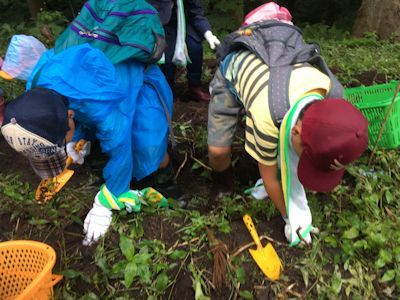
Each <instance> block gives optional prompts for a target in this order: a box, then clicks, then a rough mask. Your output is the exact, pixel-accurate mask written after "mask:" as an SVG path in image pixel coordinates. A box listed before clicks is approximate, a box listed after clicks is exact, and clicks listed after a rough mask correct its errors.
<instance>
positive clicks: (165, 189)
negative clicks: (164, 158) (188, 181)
mask: <svg viewBox="0 0 400 300" xmlns="http://www.w3.org/2000/svg"><path fill="white" fill-rule="evenodd" d="M174 177H175V173H174V169H173V168H172V163H171V162H169V163H168V165H167V166H166V167H165V168H160V169H158V170H157V172H155V173H154V179H155V180H154V181H155V186H154V188H155V189H156V190H157V191H159V192H160V193H161V194H163V196H164V197H166V198H173V199H174V200H175V201H176V202H177V204H178V205H179V207H180V208H185V207H186V206H187V200H186V197H185V195H184V194H183V192H182V190H181V188H180V186H179V185H178V183H177V182H176V180H175V178H174Z"/></svg>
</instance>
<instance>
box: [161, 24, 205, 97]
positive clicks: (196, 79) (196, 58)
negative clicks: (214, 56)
mask: <svg viewBox="0 0 400 300" xmlns="http://www.w3.org/2000/svg"><path fill="white" fill-rule="evenodd" d="M166 40H167V44H168V46H167V49H166V50H165V64H163V65H161V70H162V71H163V73H164V75H165V77H166V78H167V80H168V83H169V86H170V87H171V89H172V90H174V86H175V75H176V66H175V65H174V64H173V63H172V57H173V56H174V51H175V41H176V32H171V33H170V32H168V30H166ZM186 46H187V49H188V53H189V57H190V60H191V61H192V63H188V64H187V66H186V69H187V80H188V84H189V85H200V83H201V73H202V68H203V45H202V42H198V41H196V40H195V39H193V38H192V37H191V36H189V35H187V36H186Z"/></svg>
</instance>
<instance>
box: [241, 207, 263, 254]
mask: <svg viewBox="0 0 400 300" xmlns="http://www.w3.org/2000/svg"><path fill="white" fill-rule="evenodd" d="M243 222H244V224H245V225H246V227H247V230H248V231H249V232H250V235H251V237H252V238H253V240H254V242H255V243H256V246H257V247H262V244H261V241H260V238H259V236H258V233H257V230H256V227H255V226H254V223H253V220H252V219H251V217H250V216H249V215H244V216H243Z"/></svg>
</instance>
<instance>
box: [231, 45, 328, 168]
mask: <svg viewBox="0 0 400 300" xmlns="http://www.w3.org/2000/svg"><path fill="white" fill-rule="evenodd" d="M228 57H230V60H229V63H228V64H227V65H226V66H225V68H224V69H225V72H224V77H225V78H226V79H227V80H228V81H229V82H230V83H231V85H232V86H233V87H234V89H235V92H236V95H237V97H238V100H239V101H240V102H241V103H242V104H243V106H244V108H245V111H246V134H245V149H246V151H247V152H248V153H249V154H250V155H251V156H252V157H253V158H254V159H256V160H257V161H258V162H259V163H261V164H264V165H274V164H276V158H277V148H278V136H279V128H277V127H276V126H275V124H274V122H273V120H272V118H271V114H270V111H269V105H268V79H269V70H268V66H267V65H266V64H265V63H264V62H263V61H262V60H261V59H259V58H258V57H256V55H254V54H253V53H251V52H250V51H248V50H241V51H238V52H235V53H233V54H231V55H230V56H228ZM228 57H227V58H228ZM329 89H330V79H329V77H328V76H327V75H325V74H323V73H322V72H320V71H319V70H318V69H316V68H314V67H312V66H311V65H309V64H301V65H300V64H299V65H296V66H294V68H293V71H292V73H291V77H290V82H289V102H290V105H291V106H292V105H293V104H294V103H295V102H296V100H298V99H300V98H301V97H303V96H304V95H305V94H307V93H309V92H311V91H315V90H320V92H322V94H323V96H325V95H326V94H327V93H328V91H329Z"/></svg>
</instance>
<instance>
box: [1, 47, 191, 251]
mask: <svg viewBox="0 0 400 300" xmlns="http://www.w3.org/2000/svg"><path fill="white" fill-rule="evenodd" d="M27 87H28V91H26V92H25V93H23V94H22V95H21V96H19V97H18V98H17V99H15V100H13V101H11V102H10V103H9V104H8V105H7V106H6V110H5V115H4V124H3V126H2V128H1V131H2V134H3V136H4V137H5V139H6V140H7V142H8V144H9V145H10V146H11V147H12V148H14V149H15V150H16V151H18V152H20V153H21V154H23V155H25V156H26V157H27V158H28V159H29V161H30V163H31V165H32V167H33V169H34V170H35V172H36V173H37V174H38V175H39V176H40V177H41V178H50V177H54V176H56V175H58V174H59V173H60V172H61V171H63V169H64V167H65V161H66V158H67V153H66V152H67V151H69V152H71V151H75V150H74V147H68V145H70V143H75V142H76V141H78V140H80V139H82V138H84V139H88V138H89V137H92V136H95V138H96V139H97V140H98V141H99V142H100V146H101V150H102V152H103V153H105V154H106V155H107V156H108V162H107V164H106V166H105V167H104V169H103V178H104V181H105V183H104V184H103V185H102V186H101V187H100V191H99V192H98V193H97V195H96V196H95V200H94V203H93V208H92V209H91V210H90V211H89V213H88V215H87V216H86V219H85V222H84V232H85V234H86V236H85V239H84V245H90V244H91V243H92V242H94V241H97V240H98V239H99V238H100V237H101V236H102V235H104V234H105V232H106V231H107V229H108V227H109V226H110V223H111V216H112V210H121V209H127V210H128V212H131V211H135V212H137V211H139V210H140V201H139V197H140V193H139V192H138V191H136V190H131V189H130V182H131V180H132V178H136V179H137V180H140V179H142V178H144V177H145V176H147V175H149V174H151V173H153V172H155V171H157V169H158V168H159V167H160V168H161V170H162V169H163V168H164V169H166V168H168V166H170V164H169V156H168V154H167V144H168V133H169V129H168V119H169V118H171V112H172V93H171V90H170V88H169V86H168V83H167V81H166V80H165V77H164V76H163V74H162V72H161V71H160V70H159V68H158V67H157V66H156V65H148V66H145V65H144V64H143V63H140V62H138V61H136V60H129V61H127V62H124V63H121V64H116V65H113V64H112V63H111V62H110V61H109V59H108V58H107V57H106V56H105V54H104V53H103V52H102V51H100V50H98V49H95V48H92V47H91V46H89V45H88V44H83V45H80V46H74V47H70V48H67V49H66V50H64V51H62V52H60V53H58V54H54V52H53V50H49V51H48V52H46V53H45V54H44V55H43V56H42V58H41V59H40V61H39V62H38V64H37V65H36V68H35V70H34V71H33V73H32V74H31V78H30V80H29V81H28V83H27ZM164 105H165V106H164ZM164 108H165V109H164ZM72 154H74V153H72ZM77 156H79V153H78V154H77V153H75V157H77ZM71 157H74V155H71ZM80 163H82V161H80ZM174 185H176V182H174V181H169V185H168V187H171V186H174ZM165 196H168V197H175V198H176V200H177V201H178V202H179V200H180V199H178V197H176V196H174V195H171V194H169V195H165ZM182 202H184V201H182Z"/></svg>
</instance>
